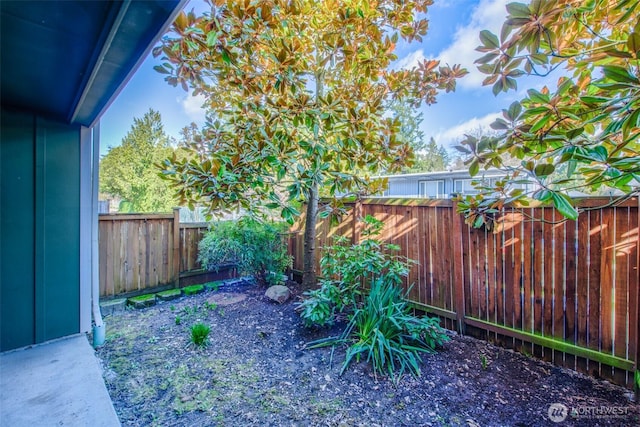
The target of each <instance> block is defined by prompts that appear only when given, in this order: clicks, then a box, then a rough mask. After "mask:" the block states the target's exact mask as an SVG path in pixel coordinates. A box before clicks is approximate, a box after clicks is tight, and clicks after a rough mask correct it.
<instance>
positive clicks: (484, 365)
mask: <svg viewBox="0 0 640 427" xmlns="http://www.w3.org/2000/svg"><path fill="white" fill-rule="evenodd" d="M480 366H482V370H485V371H486V370H487V356H485V355H484V354H481V355H480Z"/></svg>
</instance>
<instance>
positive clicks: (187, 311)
mask: <svg viewBox="0 0 640 427" xmlns="http://www.w3.org/2000/svg"><path fill="white" fill-rule="evenodd" d="M198 310H199V307H198V306H197V305H191V306H189V305H188V306H186V307H184V308H183V309H182V313H183V314H184V315H186V316H195V315H196V314H198Z"/></svg>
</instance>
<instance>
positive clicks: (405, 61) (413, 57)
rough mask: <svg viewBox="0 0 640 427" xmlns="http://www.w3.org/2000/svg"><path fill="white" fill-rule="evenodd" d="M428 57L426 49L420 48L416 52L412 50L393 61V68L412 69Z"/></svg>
mask: <svg viewBox="0 0 640 427" xmlns="http://www.w3.org/2000/svg"><path fill="white" fill-rule="evenodd" d="M425 59H426V58H425V56H424V50H422V49H418V50H416V51H414V52H411V53H410V54H408V55H407V56H405V57H403V58H400V59H398V60H397V61H396V62H394V63H393V65H392V68H393V69H394V70H400V69H407V70H410V69H412V68H413V67H417V66H418V64H419V63H420V62H422V61H424V60H425Z"/></svg>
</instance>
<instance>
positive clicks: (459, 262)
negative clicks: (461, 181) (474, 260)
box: [450, 200, 466, 334]
mask: <svg viewBox="0 0 640 427" xmlns="http://www.w3.org/2000/svg"><path fill="white" fill-rule="evenodd" d="M451 209H452V212H451V218H453V230H452V233H451V234H450V236H451V244H452V246H453V292H454V295H455V301H454V302H455V311H456V319H457V322H458V333H460V334H464V333H465V322H464V318H465V314H466V313H465V306H464V264H463V259H462V227H463V225H462V224H463V223H464V221H463V216H462V215H461V214H458V202H456V201H455V200H454V201H453V204H452V206H451Z"/></svg>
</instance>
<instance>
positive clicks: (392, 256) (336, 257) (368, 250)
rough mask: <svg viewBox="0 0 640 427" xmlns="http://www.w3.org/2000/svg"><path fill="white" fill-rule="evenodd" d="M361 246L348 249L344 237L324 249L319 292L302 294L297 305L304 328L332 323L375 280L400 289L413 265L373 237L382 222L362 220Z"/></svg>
mask: <svg viewBox="0 0 640 427" xmlns="http://www.w3.org/2000/svg"><path fill="white" fill-rule="evenodd" d="M363 222H364V229H363V231H362V235H363V236H365V237H366V238H365V239H364V240H362V241H361V242H360V243H358V244H355V245H349V244H348V243H347V239H345V238H344V237H337V238H336V239H335V244H334V245H332V246H330V247H328V248H326V249H327V250H326V251H325V253H324V255H323V256H322V259H321V260H320V269H321V276H322V277H323V279H321V280H320V288H319V289H316V290H312V291H307V292H305V293H304V294H303V295H304V297H305V298H304V299H303V301H302V302H301V303H300V304H299V305H298V310H299V311H300V316H301V317H302V318H303V320H304V322H305V324H306V325H307V326H314V325H315V326H325V325H329V324H332V323H333V322H334V321H335V318H336V315H337V314H339V313H343V312H344V311H345V309H346V308H351V309H353V307H354V305H355V304H357V301H358V300H359V299H360V298H361V295H362V292H363V290H364V289H368V288H370V287H371V284H372V283H373V282H375V281H377V280H383V281H385V283H389V284H393V285H396V286H400V285H401V284H402V279H403V278H404V277H406V276H407V275H408V274H409V266H410V265H411V264H412V263H413V262H414V261H412V260H409V259H407V258H406V257H402V256H400V255H398V254H397V252H398V251H399V250H400V247H399V246H397V245H392V244H387V243H382V242H380V241H379V240H377V239H375V238H374V237H375V236H377V235H378V234H379V233H380V230H381V229H382V225H383V224H382V221H379V220H377V219H375V218H374V217H372V216H370V215H367V216H366V217H365V218H363Z"/></svg>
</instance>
